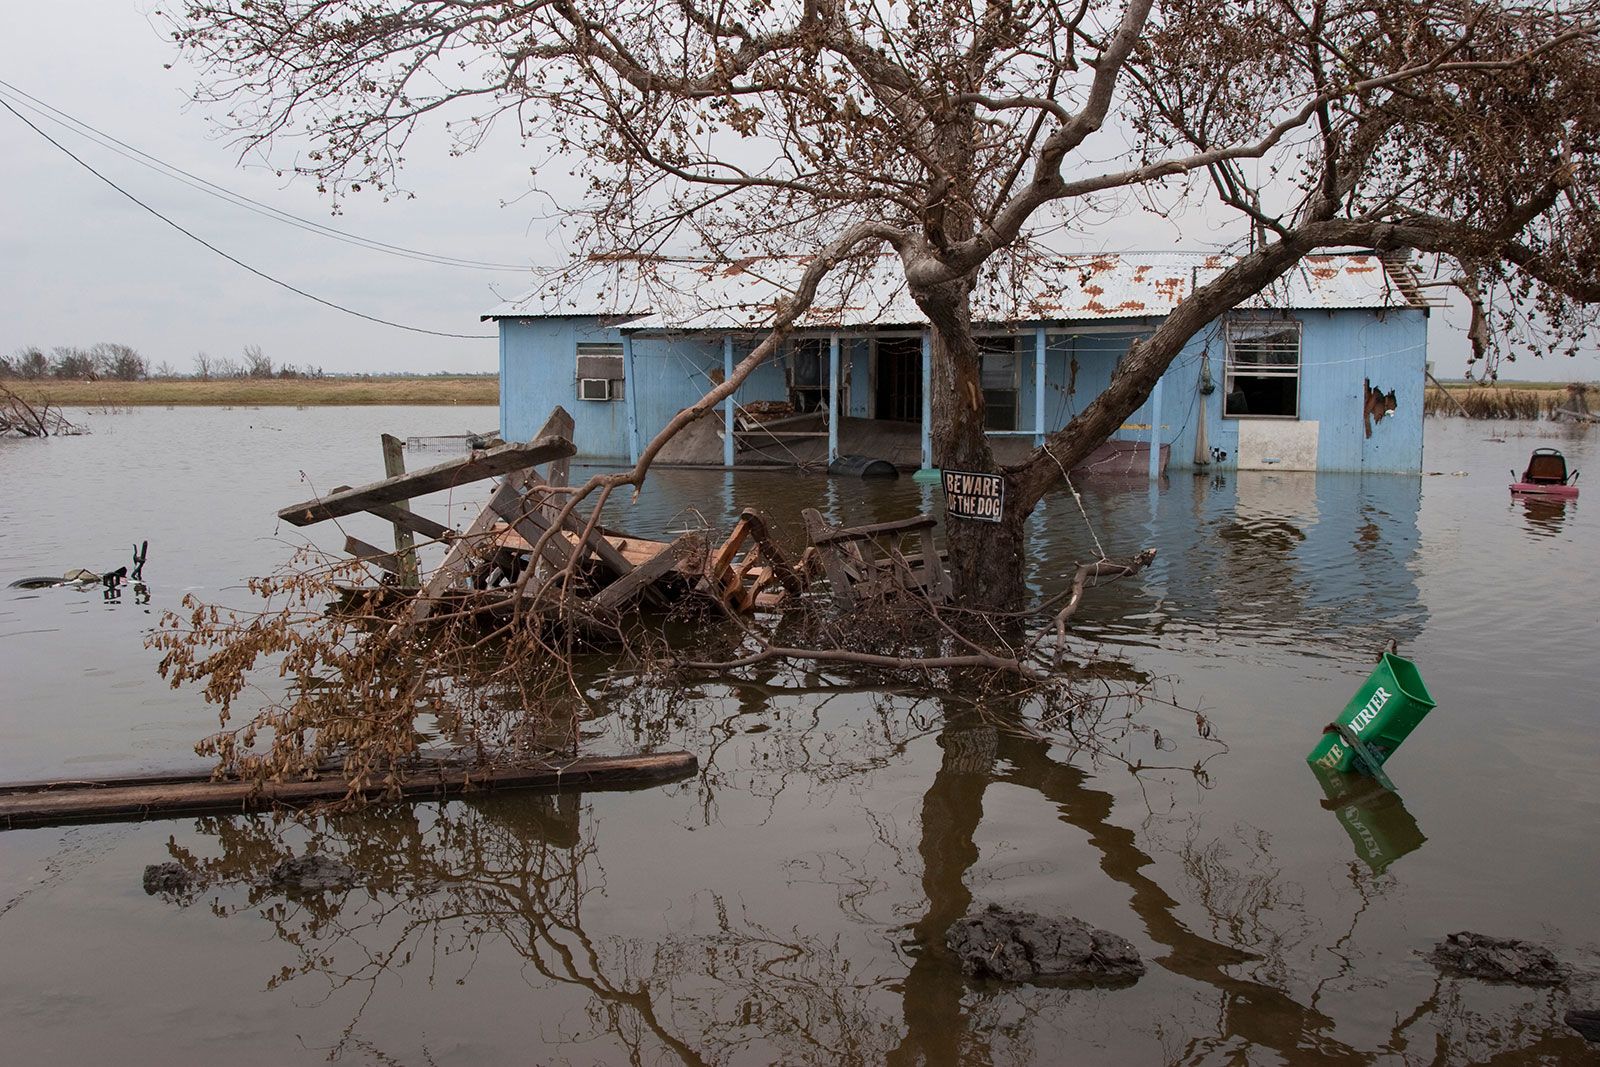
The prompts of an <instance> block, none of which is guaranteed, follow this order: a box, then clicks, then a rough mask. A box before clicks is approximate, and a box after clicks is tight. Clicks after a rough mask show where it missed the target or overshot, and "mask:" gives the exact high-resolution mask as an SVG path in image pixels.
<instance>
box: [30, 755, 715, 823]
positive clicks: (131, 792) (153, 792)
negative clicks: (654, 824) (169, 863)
mask: <svg viewBox="0 0 1600 1067" xmlns="http://www.w3.org/2000/svg"><path fill="white" fill-rule="evenodd" d="M698 769H699V761H698V760H696V759H695V757H694V755H693V754H692V753H688V752H653V753H646V754H641V755H635V756H577V757H573V758H572V759H569V760H565V761H559V762H558V761H550V762H540V763H530V764H520V765H517V766H504V767H493V768H483V769H479V770H465V769H462V768H459V767H453V766H443V765H441V766H440V767H438V768H430V769H427V770H425V771H414V772H412V775H411V777H410V778H408V779H407V781H406V782H405V783H404V784H403V785H401V787H400V795H401V797H402V798H404V799H407V800H431V799H438V798H440V797H449V796H457V795H460V794H462V793H465V792H468V791H476V790H484V791H489V790H509V789H536V790H542V791H547V792H552V791H553V792H559V791H567V790H575V791H576V790H597V789H628V788H637V787H642V786H651V785H662V784H665V783H667V782H675V781H679V780H680V779H683V778H687V777H689V776H690V775H692V774H694V773H695V772H696V770H698ZM152 779H153V780H151V779H144V780H136V781H129V780H122V781H120V782H116V783H105V784H101V783H93V782H90V783H85V782H59V783H26V785H25V786H22V787H11V786H5V785H0V830H11V829H19V828H21V827H27V826H55V825H59V824H62V823H77V822H125V821H138V820H143V819H156V818H172V817H177V816H184V815H197V814H203V813H208V812H250V811H263V810H270V809H272V808H274V807H303V806H305V805H308V804H314V803H317V802H319V801H335V800H339V799H341V798H343V797H344V796H345V795H346V794H347V793H348V792H349V789H350V783H349V781H348V780H347V779H345V778H342V777H337V776H333V777H328V778H319V779H316V780H314V781H309V782H268V783H265V784H263V785H260V786H259V787H258V786H257V785H256V784H255V783H253V782H213V781H210V780H208V779H206V778H204V777H191V778H176V779H174V778H169V777H167V776H152ZM361 792H362V795H363V796H366V797H369V798H374V799H376V798H380V797H382V796H383V795H384V793H385V788H384V786H383V785H382V784H381V783H380V784H377V785H373V786H370V787H368V788H366V789H363V790H362V791H361Z"/></svg>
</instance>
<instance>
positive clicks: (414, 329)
mask: <svg viewBox="0 0 1600 1067" xmlns="http://www.w3.org/2000/svg"><path fill="white" fill-rule="evenodd" d="M0 107H3V108H5V109H6V110H7V111H9V112H11V113H12V114H13V115H15V116H16V117H17V118H18V119H19V120H20V121H21V122H22V123H23V124H24V125H26V126H27V127H28V128H29V129H30V130H32V131H33V132H34V133H36V134H38V135H39V136H40V137H43V138H44V139H45V140H46V141H49V142H50V143H51V144H52V145H54V146H55V147H56V148H57V149H58V150H60V151H61V152H62V153H63V154H65V155H66V156H67V158H69V159H71V160H72V161H73V162H74V163H76V164H78V166H80V167H82V168H83V169H84V170H86V171H88V172H89V173H90V174H93V175H94V176H95V177H96V178H99V179H100V180H101V181H103V182H105V183H106V184H107V185H109V186H111V188H113V189H115V190H116V191H117V192H119V193H121V194H122V195H123V196H125V197H127V198H128V199H129V200H132V201H133V202H134V203H135V204H137V205H139V206H140V207H141V208H143V209H144V210H146V211H148V212H149V213H150V214H152V215H154V216H155V217H156V218H158V219H160V220H161V221H162V222H164V223H166V224H167V225H168V226H171V227H172V228H173V229H174V230H177V231H178V232H179V233H181V234H183V235H184V236H185V237H187V238H189V239H190V240H191V241H194V242H195V243H196V244H199V245H202V246H203V247H205V248H209V249H210V250H211V251H213V252H215V253H216V254H217V255H219V256H221V257H222V258H223V259H225V260H227V261H228V262H229V263H232V264H234V265H235V266H237V267H242V268H244V269H245V270H247V271H249V272H250V273H251V274H254V275H255V276H256V277H258V278H261V279H262V280H264V281H268V282H271V283H272V284H273V285H276V286H279V287H280V288H283V289H287V290H289V292H291V293H294V294H295V295H297V296H303V297H305V298H306V299H307V300H310V301H312V302H314V303H317V304H321V305H322V306H323V307H328V308H332V309H333V310H335V311H341V312H343V313H344V314H346V315H353V316H355V317H356V318H358V319H365V320H367V321H368V322H375V323H377V324H378V325H380V326H391V327H393V328H394V329H397V330H407V331H409V332H411V333H424V334H428V335H429V336H431V337H456V338H463V339H467V340H473V341H492V340H494V337H495V335H494V334H486V333H450V332H449V331H446V330H430V329H427V328H425V327H422V326H408V325H406V324H405V323H402V322H394V321H392V320H390V319H385V318H380V317H378V316H377V315H368V314H367V313H366V312H364V311H356V310H355V309H354V308H348V307H345V306H344V305H343V304H336V303H334V302H333V301H332V300H327V299H324V298H323V297H320V296H317V295H316V294H314V293H308V292H306V291H305V290H304V289H301V288H300V287H299V286H296V285H292V284H290V283H289V282H286V281H284V280H283V279H282V278H277V277H274V276H273V275H271V274H268V273H267V272H266V271H264V270H260V269H258V268H256V267H252V266H251V265H250V264H248V263H246V262H245V261H244V260H242V259H239V258H238V257H237V256H234V255H230V254H229V253H227V252H224V251H223V250H222V249H220V248H218V247H217V246H216V245H214V244H212V243H211V242H210V241H207V240H206V239H205V238H204V237H201V236H200V235H199V234H197V233H194V232H193V231H191V230H188V229H185V228H184V227H183V226H182V225H181V224H179V223H177V222H175V221H173V220H172V219H170V218H168V217H167V216H166V215H163V214H162V213H161V212H159V211H157V210H156V209H155V208H153V207H151V206H150V205H149V204H147V203H145V202H144V201H143V200H140V199H139V198H138V197H137V196H134V195H133V194H132V193H130V192H128V190H126V189H124V188H123V187H122V186H120V185H118V184H117V183H116V182H114V181H112V180H111V179H110V178H108V177H106V176H105V175H104V174H101V173H100V172H99V171H98V170H95V169H94V167H92V166H90V165H89V164H88V163H86V162H85V161H84V160H83V159H82V158H81V157H79V156H78V155H77V154H76V153H74V152H73V151H72V149H70V148H68V147H67V146H66V145H64V144H62V143H61V142H60V141H58V140H56V139H55V138H54V137H51V136H50V135H49V134H48V133H46V132H45V131H44V130H42V129H40V128H39V127H38V126H36V125H34V123H33V121H32V120H30V119H29V118H28V116H26V115H24V114H23V113H22V112H20V111H18V110H17V109H16V108H14V107H12V106H11V104H10V103H8V102H7V101H6V100H4V99H0Z"/></svg>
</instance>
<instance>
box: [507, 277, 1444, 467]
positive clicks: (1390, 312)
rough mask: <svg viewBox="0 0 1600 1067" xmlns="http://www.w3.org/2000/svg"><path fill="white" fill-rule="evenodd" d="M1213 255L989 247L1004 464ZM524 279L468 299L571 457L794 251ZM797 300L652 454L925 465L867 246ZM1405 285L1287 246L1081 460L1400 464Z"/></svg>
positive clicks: (901, 309) (908, 310) (629, 448)
mask: <svg viewBox="0 0 1600 1067" xmlns="http://www.w3.org/2000/svg"><path fill="white" fill-rule="evenodd" d="M1226 263H1227V259H1226V257H1223V256H1218V255H1207V254H1174V253H1162V254H1130V255H1082V256H1063V257H1054V258H1049V259H1043V260H1038V261H1034V262H1031V263H1029V264H1028V265H1027V266H1026V267H1025V268H1019V267H1017V266H1016V265H1015V264H1008V265H1006V266H1004V267H1002V268H999V269H997V270H996V271H995V272H994V273H993V274H992V275H990V276H987V277H985V278H984V279H983V280H982V281H981V283H980V285H979V287H978V289H977V290H976V291H975V293H974V320H975V322H976V323H977V324H978V325H977V326H976V332H977V333H978V334H979V337H980V343H981V346H982V349H983V365H982V378H983V390H984V400H985V406H986V409H987V413H988V414H987V418H988V432H989V434H990V437H991V441H992V443H993V445H994V449H995V453H996V456H997V458H998V459H999V460H1000V461H1001V462H1007V461H1010V460H1013V459H1016V458H1020V457H1021V455H1023V454H1025V453H1026V452H1027V451H1028V450H1029V449H1031V448H1033V447H1034V446H1035V445H1037V444H1039V443H1041V442H1042V441H1043V438H1044V435H1045V434H1048V433H1050V432H1052V431H1054V430H1056V429H1059V428H1060V427H1062V426H1064V425H1065V424H1066V423H1067V422H1068V421H1069V420H1070V419H1071V418H1072V417H1073V415H1074V414H1075V413H1076V412H1078V411H1079V410H1081V409H1082V408H1083V407H1084V406H1085V405H1087V404H1088V403H1089V402H1091V401H1092V400H1093V399H1094V398H1095V397H1096V396H1097V395H1099V393H1100V391H1101V390H1102V389H1104V388H1105V387H1106V386H1107V385H1108V384H1109V383H1110V380H1111V375H1112V373H1113V372H1114V370H1115V369H1116V366H1117V363H1118V361H1119V360H1120V359H1122V357H1123V356H1124V355H1125V354H1126V352H1127V350H1128V346H1129V344H1130V342H1131V341H1133V340H1134V339H1136V338H1138V337H1140V336H1142V335H1147V334H1148V333H1150V332H1151V331H1152V330H1153V329H1154V328H1155V327H1156V326H1157V325H1158V324H1159V323H1160V322H1161V320H1162V318H1163V317H1164V316H1165V315H1166V314H1167V313H1168V312H1169V311H1170V310H1171V309H1172V308H1173V307H1174V306H1176V304H1177V303H1178V302H1179V301H1180V300H1182V299H1183V298H1184V297H1185V296H1187V295H1188V294H1189V293H1191V292H1193V291H1194V290H1195V289H1196V288H1197V287H1198V286H1201V285H1204V284H1206V282H1207V281H1209V280H1210V279H1211V278H1212V277H1215V276H1216V275H1217V273H1219V272H1220V271H1221V270H1222V269H1223V268H1224V266H1225V265H1226ZM593 266H594V269H593V270H591V271H589V273H588V275H587V276H586V277H585V278H584V279H583V280H581V281H580V282H577V283H574V282H573V281H572V280H571V278H570V277H568V278H567V279H565V280H563V281H561V282H552V283H550V284H548V285H545V286H540V287H536V288H535V289H533V290H531V291H530V292H528V293H525V294H523V295H522V296H519V297H517V298H516V299H513V300H509V301H506V302H505V303H503V304H501V305H499V306H498V307H496V308H494V309H492V310H491V311H489V312H487V313H486V314H485V315H484V318H485V319H489V320H493V321H495V322H496V323H497V324H498V327H499V337H500V422H501V432H502V433H503V434H504V435H505V437H506V438H507V439H508V440H516V439H524V438H527V437H528V436H530V435H532V434H533V433H534V432H536V431H537V430H538V428H539V426H540V425H541V424H542V423H543V421H544V418H545V416H546V415H547V414H548V412H549V411H550V409H551V407H553V406H554V405H556V404H561V405H562V406H564V407H566V408H567V409H568V410H569V411H571V412H572V414H573V416H574V418H575V420H576V423H577V431H576V432H577V442H576V443H577V445H578V449H579V456H580V457H581V458H582V459H584V460H586V461H589V462H623V461H627V460H630V459H633V458H635V457H637V456H638V455H639V453H640V450H641V448H642V447H643V446H644V445H646V444H648V442H649V441H650V439H651V438H652V437H653V436H654V435H655V434H656V433H657V432H659V431H660V430H661V429H662V427H664V426H665V425H666V424H667V422H668V421H669V420H670V419H671V418H672V417H673V416H674V415H676V414H677V413H678V412H679V411H681V410H682V409H683V408H685V407H687V406H688V405H690V404H692V403H693V402H694V401H696V400H697V399H699V398H700V397H701V396H703V395H704V394H705V392H706V391H707V390H708V389H709V388H711V386H712V385H714V384H715V383H718V382H721V381H723V380H725V376H726V375H728V374H730V373H731V372H732V369H733V366H734V365H735V363H737V362H738V361H739V360H740V359H741V358H743V356H744V355H745V354H746V353H748V352H749V351H750V350H751V349H752V348H753V346H754V345H755V344H756V343H757V341H758V340H759V339H760V337H761V325H762V323H763V321H764V320H765V319H766V318H767V317H768V316H769V315H770V313H771V310H772V308H773V306H774V305H775V303H776V302H777V301H778V300H779V299H781V297H782V295H783V294H784V292H785V291H786V290H785V286H786V284H787V283H789V282H790V281H791V280H792V279H793V278H794V277H795V276H797V274H798V272H799V270H800V266H801V263H800V261H799V260H797V259H790V258H776V259H759V260H756V259H751V260H740V261H737V262H732V263H706V262H693V261H681V260H651V259H641V258H621V259H617V260H610V261H605V262H601V263H596V264H594V265H593ZM833 286H834V287H833V288H832V289H830V290H828V291H827V292H825V293H823V294H819V297H818V300H817V302H816V306H815V307H814V308H813V309H812V311H811V313H810V314H809V315H808V316H807V317H806V318H805V319H803V320H802V321H801V322H800V324H799V328H798V329H797V330H796V331H795V333H794V335H793V337H792V338H791V339H790V340H789V341H787V342H786V343H785V345H784V347H783V349H782V351H781V352H779V353H777V354H776V356H775V357H774V358H772V359H770V360H769V361H768V362H767V363H766V364H764V365H763V366H761V367H760V368H758V369H757V371H756V372H755V373H754V374H753V375H752V376H751V377H750V378H749V379H748V380H747V381H746V382H745V383H744V384H743V386H741V388H740V389H739V390H738V392H737V394H736V395H735V396H734V397H732V398H731V399H730V400H729V401H727V402H726V403H725V404H724V405H723V408H722V410H721V412H720V417H719V418H707V419H703V420H701V421H700V422H698V423H696V424H695V425H694V426H693V427H691V429H690V430H688V431H686V432H685V433H683V434H680V435H679V437H678V439H676V440H675V441H674V442H673V443H672V444H671V445H670V446H669V447H668V448H667V449H666V450H664V451H663V453H662V454H661V455H660V457H659V461H660V462H663V463H679V464H689V465H701V464H704V465H720V466H734V465H739V466H745V465H762V464H806V463H816V462H826V461H827V460H830V459H832V458H834V457H836V456H838V455H841V454H859V455H866V456H871V457H874V458H880V459H887V460H890V461H891V462H894V463H896V464H897V465H899V466H901V467H905V468H917V467H921V468H927V467H931V466H932V463H933V456H932V450H931V445H930V429H931V402H930V393H931V389H930V382H931V376H930V370H931V364H930V358H929V339H928V331H927V324H926V321H925V320H924V318H923V316H922V314H921V311H920V309H918V308H917V306H916V304H915V303H914V302H913V301H912V300H911V299H910V296H909V294H907V293H906V291H905V288H904V283H903V281H901V280H900V279H899V266H898V263H897V262H895V261H893V260H890V259H888V258H887V257H885V258H884V259H882V260H880V261H876V262H872V263H868V264H867V265H866V266H865V267H863V268H862V269H860V270H858V271H856V272H854V273H852V274H849V275H847V276H841V277H840V278H838V279H836V280H835V282H834V283H833ZM1428 310H1429V308H1428V303H1427V301H1426V300H1425V299H1424V298H1423V296H1422V293H1421V289H1420V288H1419V286H1418V284H1417V280H1416V278H1415V276H1414V275H1413V273H1412V271H1411V269H1410V268H1409V267H1407V266H1406V265H1405V264H1404V263H1400V262H1395V261H1391V260H1388V259H1386V258H1384V257H1381V256H1379V255H1376V254H1374V253H1370V252H1352V253H1337V254H1328V255H1318V256H1308V257H1307V258H1306V259H1305V260H1304V261H1303V262H1302V263H1301V264H1300V265H1299V266H1298V267H1297V268H1296V269H1295V270H1294V271H1292V272H1291V273H1290V274H1289V275H1287V276H1285V277H1284V278H1283V279H1281V280H1280V281H1279V282H1278V283H1277V284H1275V285H1274V286H1273V287H1272V288H1271V289H1270V290H1268V291H1267V292H1264V293H1263V294H1261V295H1260V296H1259V297H1258V298H1256V299H1254V300H1252V301H1251V302H1250V303H1249V304H1248V305H1247V306H1244V307H1241V308H1239V309H1237V310H1235V311H1234V312H1231V313H1229V314H1228V315H1226V316H1224V317H1222V318H1220V319H1218V320H1217V321H1215V322H1213V323H1211V324H1210V325H1209V326H1208V327H1207V328H1206V329H1205V330H1202V331H1201V332H1200V333H1199V334H1198V335H1197V336H1195V337H1194V338H1193V339H1192V340H1191V341H1190V343H1189V344H1188V346H1187V347H1186V348H1185V349H1184V351H1183V352H1182V354H1180V355H1179V357H1178V358H1177V359H1176V360H1174V361H1173V363H1172V365H1171V367H1170V368H1169V369H1168V370H1167V372H1166V374H1165V375H1164V376H1163V377H1162V379H1161V381H1160V383H1159V384H1158V385H1157V387H1156V389H1155V391H1154V393H1153V394H1152V396H1151V397H1150V399H1149V400H1148V401H1147V402H1146V403H1145V405H1144V406H1143V407H1142V408H1141V409H1140V410H1139V411H1137V412H1135V413H1134V414H1133V415H1132V416H1131V417H1130V418H1129V419H1128V420H1127V422H1126V423H1125V424H1124V425H1123V426H1122V427H1121V429H1120V430H1119V431H1118V433H1117V434H1116V435H1115V437H1114V440H1113V441H1112V442H1110V444H1109V445H1108V446H1107V448H1105V449H1102V451H1101V453H1097V455H1096V457H1094V458H1093V459H1092V460H1091V461H1090V464H1089V466H1090V467H1091V469H1093V468H1102V469H1104V470H1116V471H1120V472H1122V473H1140V474H1144V473H1146V472H1148V473H1150V474H1156V473H1159V471H1160V469H1162V468H1163V467H1168V468H1171V469H1180V470H1181V469H1188V468H1192V467H1194V466H1197V465H1200V466H1204V465H1210V466H1212V467H1217V468H1237V469H1241V470H1249V469H1259V470H1329V471H1368V472H1396V473H1408V472H1409V473H1416V472H1418V471H1420V470H1421V467H1422V400H1423V383H1424V369H1425V366H1426V357H1427V317H1428Z"/></svg>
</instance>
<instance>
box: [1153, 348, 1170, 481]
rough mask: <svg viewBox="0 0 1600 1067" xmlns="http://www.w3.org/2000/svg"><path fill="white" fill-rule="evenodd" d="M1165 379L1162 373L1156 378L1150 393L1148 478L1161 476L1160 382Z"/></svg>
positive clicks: (1154, 478)
mask: <svg viewBox="0 0 1600 1067" xmlns="http://www.w3.org/2000/svg"><path fill="white" fill-rule="evenodd" d="M1166 380H1167V376H1166V375H1165V374H1163V375H1162V376H1161V377H1159V378H1157V379H1156V391H1155V392H1153V393H1151V394H1150V480H1151V481H1152V482H1154V481H1159V480H1160V478H1161V383H1162V382H1164V381H1166Z"/></svg>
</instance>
